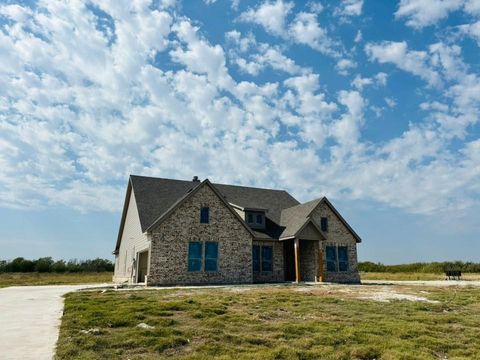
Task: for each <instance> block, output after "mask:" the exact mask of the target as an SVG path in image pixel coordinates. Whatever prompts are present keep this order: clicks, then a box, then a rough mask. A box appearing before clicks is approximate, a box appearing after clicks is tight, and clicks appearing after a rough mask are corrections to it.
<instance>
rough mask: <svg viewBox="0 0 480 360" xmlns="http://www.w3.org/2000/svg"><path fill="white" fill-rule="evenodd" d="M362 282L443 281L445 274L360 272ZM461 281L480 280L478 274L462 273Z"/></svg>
mask: <svg viewBox="0 0 480 360" xmlns="http://www.w3.org/2000/svg"><path fill="white" fill-rule="evenodd" d="M360 277H361V278H362V280H445V274H434V273H403V272H400V273H386V272H361V273H360ZM462 279H463V280H480V274H478V273H464V274H462Z"/></svg>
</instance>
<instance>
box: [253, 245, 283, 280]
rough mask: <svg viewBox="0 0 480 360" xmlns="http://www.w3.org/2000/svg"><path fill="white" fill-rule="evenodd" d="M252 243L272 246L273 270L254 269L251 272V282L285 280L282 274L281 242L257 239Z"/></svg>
mask: <svg viewBox="0 0 480 360" xmlns="http://www.w3.org/2000/svg"><path fill="white" fill-rule="evenodd" d="M253 244H254V245H260V246H262V245H270V246H273V259H272V260H273V264H272V268H273V271H266V272H264V271H260V272H257V271H255V272H254V273H253V282H256V283H265V282H283V281H285V275H284V264H283V263H284V261H283V260H284V255H283V243H282V242H279V241H257V240H255V241H254V242H253Z"/></svg>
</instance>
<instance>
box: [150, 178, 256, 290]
mask: <svg viewBox="0 0 480 360" xmlns="http://www.w3.org/2000/svg"><path fill="white" fill-rule="evenodd" d="M202 207H209V208H210V223H209V224H201V223H200V209H201V208H202ZM151 239H152V242H151V263H150V274H149V277H148V283H149V284H151V285H177V284H228V283H252V281H253V277H252V273H253V271H252V236H251V235H250V233H249V232H248V231H247V230H246V229H245V227H244V226H243V225H242V224H241V223H240V221H239V220H238V218H236V217H235V216H234V215H233V214H232V213H231V211H230V210H229V209H228V208H227V207H226V205H225V204H224V203H223V202H222V201H221V200H220V199H219V198H218V196H217V195H216V194H215V193H214V191H213V190H212V189H211V188H210V187H209V186H208V185H207V184H205V185H202V188H200V189H199V190H198V191H197V192H196V193H195V194H193V195H192V196H191V197H190V198H188V199H187V200H186V201H185V202H184V203H183V204H181V205H180V206H179V207H178V208H177V209H176V210H175V211H174V212H173V213H172V214H170V216H169V217H168V218H167V219H165V220H164V221H163V222H162V223H161V224H160V225H159V226H158V227H157V228H155V229H153V230H152V234H151ZM190 241H202V242H205V241H216V242H218V263H217V270H218V271H216V272H205V271H203V266H202V271H200V272H189V271H188V262H187V259H188V244H189V242H190Z"/></svg>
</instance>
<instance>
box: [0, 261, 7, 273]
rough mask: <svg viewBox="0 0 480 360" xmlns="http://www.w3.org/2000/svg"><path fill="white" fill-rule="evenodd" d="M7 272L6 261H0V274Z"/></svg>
mask: <svg viewBox="0 0 480 360" xmlns="http://www.w3.org/2000/svg"><path fill="white" fill-rule="evenodd" d="M4 272H7V261H6V260H0V273H4Z"/></svg>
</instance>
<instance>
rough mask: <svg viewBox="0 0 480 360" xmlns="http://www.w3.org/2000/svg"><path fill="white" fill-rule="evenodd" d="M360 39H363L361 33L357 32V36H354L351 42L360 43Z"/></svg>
mask: <svg viewBox="0 0 480 360" xmlns="http://www.w3.org/2000/svg"><path fill="white" fill-rule="evenodd" d="M362 39H363V35H362V31H361V30H358V31H357V34H356V35H355V39H354V40H353V41H355V42H356V43H359V42H360V41H362Z"/></svg>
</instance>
